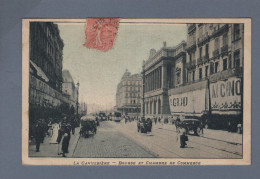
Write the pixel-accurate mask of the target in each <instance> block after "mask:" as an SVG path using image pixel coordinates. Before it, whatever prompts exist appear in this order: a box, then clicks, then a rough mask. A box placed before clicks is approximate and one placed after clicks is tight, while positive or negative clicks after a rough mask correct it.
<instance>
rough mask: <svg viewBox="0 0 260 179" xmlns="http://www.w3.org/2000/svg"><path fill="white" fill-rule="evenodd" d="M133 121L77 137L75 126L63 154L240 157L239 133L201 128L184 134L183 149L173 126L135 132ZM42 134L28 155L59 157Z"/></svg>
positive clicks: (109, 123)
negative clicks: (202, 131) (41, 138)
mask: <svg viewBox="0 0 260 179" xmlns="http://www.w3.org/2000/svg"><path fill="white" fill-rule="evenodd" d="M136 125H137V124H136V122H131V123H129V122H128V123H126V124H125V123H124V121H121V122H119V123H117V122H113V121H105V122H101V123H100V126H99V127H98V129H97V134H95V135H92V134H91V135H90V137H89V138H84V137H79V128H77V129H76V132H75V135H72V137H71V140H70V145H69V153H68V154H67V157H73V158H155V157H160V158H191V159H192V158H205V159H208V158H212V159H214V158H220V159H222V158H223V159H228V158H234V159H236V158H242V135H241V134H236V133H229V132H226V131H217V130H210V129H205V130H204V134H203V135H202V134H200V136H194V135H188V137H189V141H188V142H187V147H186V148H180V145H179V141H177V140H176V139H177V135H176V131H175V126H174V125H169V124H160V123H157V124H156V125H154V124H153V128H152V132H151V133H147V134H143V133H138V132H137V126H136ZM49 140H50V138H49V137H46V138H45V140H44V143H43V144H41V147H40V152H36V151H35V145H34V144H31V145H30V146H29V149H30V150H29V156H30V157H61V156H60V155H57V149H58V144H50V143H49Z"/></svg>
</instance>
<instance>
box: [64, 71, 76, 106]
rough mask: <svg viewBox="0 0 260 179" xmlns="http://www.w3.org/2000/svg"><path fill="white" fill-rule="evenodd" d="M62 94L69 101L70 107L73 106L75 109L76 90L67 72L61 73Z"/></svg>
mask: <svg viewBox="0 0 260 179" xmlns="http://www.w3.org/2000/svg"><path fill="white" fill-rule="evenodd" d="M62 78H63V83H62V93H63V94H64V95H65V96H67V98H68V99H69V101H70V105H73V106H74V108H75V109H76V107H77V106H76V105H77V100H78V88H77V87H76V86H75V83H74V80H73V78H72V76H71V74H70V72H69V70H63V71H62Z"/></svg>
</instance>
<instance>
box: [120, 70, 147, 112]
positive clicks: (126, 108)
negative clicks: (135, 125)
mask: <svg viewBox="0 0 260 179" xmlns="http://www.w3.org/2000/svg"><path fill="white" fill-rule="evenodd" d="M141 94H142V76H141V74H133V75H131V73H130V72H128V70H126V72H125V73H124V75H123V77H122V78H121V81H120V82H119V84H118V85H117V92H116V109H117V110H118V111H120V112H122V113H123V114H128V115H139V114H140V111H141V100H142V99H141Z"/></svg>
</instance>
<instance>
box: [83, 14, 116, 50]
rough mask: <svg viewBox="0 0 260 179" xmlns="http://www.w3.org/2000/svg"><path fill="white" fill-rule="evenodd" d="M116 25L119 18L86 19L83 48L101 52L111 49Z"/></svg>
mask: <svg viewBox="0 0 260 179" xmlns="http://www.w3.org/2000/svg"><path fill="white" fill-rule="evenodd" d="M118 24H119V18H105V19H104V18H90V19H87V24H86V29H85V34H86V42H85V46H86V47H88V48H92V49H97V50H101V51H108V50H109V49H111V48H113V44H114V40H115V37H116V34H117V29H118Z"/></svg>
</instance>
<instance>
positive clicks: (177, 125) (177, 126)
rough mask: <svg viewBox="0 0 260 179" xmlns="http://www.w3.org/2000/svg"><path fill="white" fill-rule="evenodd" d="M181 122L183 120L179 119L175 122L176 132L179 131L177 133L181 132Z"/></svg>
mask: <svg viewBox="0 0 260 179" xmlns="http://www.w3.org/2000/svg"><path fill="white" fill-rule="evenodd" d="M180 121H181V120H180V118H179V117H177V119H176V120H175V127H176V131H177V132H180V131H179V123H180Z"/></svg>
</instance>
